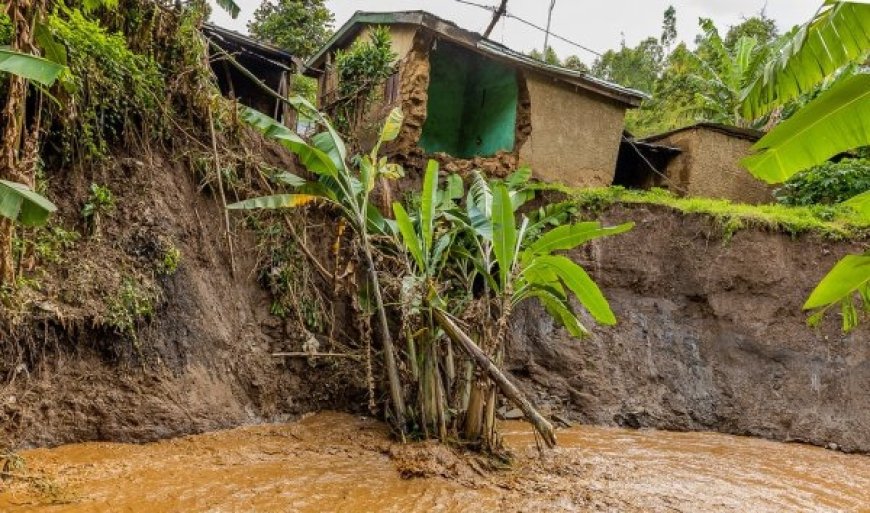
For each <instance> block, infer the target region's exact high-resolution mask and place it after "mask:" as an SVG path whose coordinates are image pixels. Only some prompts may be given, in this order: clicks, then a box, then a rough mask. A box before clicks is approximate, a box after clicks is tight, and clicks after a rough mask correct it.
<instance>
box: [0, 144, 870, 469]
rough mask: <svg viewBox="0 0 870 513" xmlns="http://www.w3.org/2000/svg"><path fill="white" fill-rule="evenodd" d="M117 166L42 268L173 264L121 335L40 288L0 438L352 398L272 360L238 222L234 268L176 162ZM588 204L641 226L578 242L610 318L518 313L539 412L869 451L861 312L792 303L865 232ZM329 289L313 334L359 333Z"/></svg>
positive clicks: (357, 406)
mask: <svg viewBox="0 0 870 513" xmlns="http://www.w3.org/2000/svg"><path fill="white" fill-rule="evenodd" d="M120 162H121V164H119V165H123V166H124V167H125V172H124V173H122V174H118V175H116V176H123V178H122V179H116V183H111V182H110V185H111V186H113V187H114V189H115V190H116V191H119V201H118V208H117V211H116V212H115V213H114V214H113V215H112V216H111V217H110V218H109V219H107V220H106V221H105V223H104V224H105V226H104V227H103V234H102V237H101V238H99V239H97V240H92V239H88V240H86V241H85V242H84V243H82V244H79V245H77V246H76V247H75V249H73V250H72V254H71V255H69V257H68V258H69V260H70V261H71V262H72V264H70V265H68V267H67V270H65V271H63V272H60V271H57V272H55V274H54V275H53V278H52V280H53V281H54V282H58V283H61V285H57V287H59V288H60V289H61V292H63V293H62V294H60V296H61V297H63V296H64V294H65V295H66V296H70V295H75V294H76V290H74V289H75V287H84V289H83V292H82V293H81V294H82V296H83V297H86V296H87V290H88V287H96V286H98V284H99V283H100V282H102V281H103V280H109V281H113V280H114V281H115V282H117V281H119V280H120V279H121V278H120V277H119V276H115V275H116V274H118V273H121V272H123V269H124V268H125V266H127V267H131V266H132V267H135V265H134V264H135V262H132V263H130V262H128V263H125V262H126V260H125V259H133V260H135V258H139V257H141V255H142V254H143V253H147V252H148V248H149V247H150V243H149V242H148V241H153V240H159V239H160V238H161V237H169V238H170V239H171V240H172V241H174V244H175V245H176V246H177V247H178V249H179V251H180V254H181V255H182V259H181V263H180V265H179V266H178V270H177V271H176V272H175V273H174V274H172V275H169V276H160V277H159V278H157V284H158V285H159V288H160V291H161V292H160V294H159V300H158V301H157V302H156V304H155V307H154V312H153V315H152V316H151V317H150V319H149V320H148V321H146V322H144V323H140V325H139V326H138V330H137V334H136V336H135V337H134V339H133V340H130V337H128V336H126V337H125V336H121V335H119V334H118V333H117V332H116V331H113V330H110V329H106V328H105V327H104V326H98V323H97V322H96V321H95V320H94V319H92V318H90V317H89V315H90V314H89V313H88V311H87V308H86V306H87V305H86V304H85V305H84V306H82V307H81V308H80V309H79V310H81V311H70V310H69V309H68V308H67V310H64V312H65V313H66V315H61V314H60V313H59V312H58V310H59V309H61V308H60V307H59V306H58V305H55V304H52V303H51V302H50V301H45V300H43V301H42V302H40V303H38V304H37V305H35V306H36V307H37V308H36V310H37V311H40V312H43V315H41V316H34V317H33V318H32V320H30V321H27V324H26V325H25V326H23V327H22V326H18V327H16V328H14V329H13V328H8V329H4V334H3V336H4V338H5V339H7V344H8V343H9V341H10V340H14V341H15V344H16V345H22V344H24V345H28V344H29V346H30V347H31V349H32V348H33V347H37V348H39V351H37V352H36V353H38V354H35V355H34V354H33V353H34V351H32V350H31V351H23V352H24V353H27V355H28V356H27V357H26V358H21V362H20V363H17V364H16V367H15V369H14V371H13V372H11V373H10V375H9V376H8V378H7V380H6V381H7V383H6V384H5V385H4V386H3V388H2V396H0V442H2V444H8V445H11V446H12V447H16V448H21V447H26V446H39V445H57V444H62V443H69V442H77V441H87V440H111V441H146V440H154V439H159V438H166V437H170V436H176V435H181V434H185V433H192V432H201V431H207V430H214V429H220V428H227V427H231V426H237V425H242V424H249V423H257V422H263V421H273V420H283V419H286V418H288V417H290V416H293V415H297V414H300V413H302V412H305V411H311V410H316V409H320V408H325V407H329V408H340V409H346V410H362V409H363V408H365V404H366V399H365V395H366V394H365V379H364V378H363V379H361V378H360V376H359V372H360V371H359V369H358V367H361V365H360V364H359V363H354V362H353V361H344V360H342V361H332V360H329V359H321V360H318V361H317V362H316V363H310V362H308V361H307V360H306V359H304V358H276V357H273V356H272V353H274V352H279V351H301V350H302V347H301V346H302V344H303V343H304V341H305V340H306V337H305V336H304V334H300V333H299V332H298V331H296V328H295V327H294V326H295V324H294V323H291V322H287V321H286V320H282V319H280V318H278V317H276V316H274V315H271V314H270V304H272V298H271V296H270V294H269V292H268V291H266V290H264V289H263V287H262V286H261V283H262V281H263V280H262V276H261V275H260V273H259V272H258V270H257V269H258V265H259V264H258V262H261V260H262V254H259V253H258V242H257V238H256V237H255V236H254V235H253V234H252V233H250V230H247V229H246V228H245V227H244V226H243V225H242V222H241V221H239V220H238V219H235V221H236V222H235V223H234V226H235V232H236V235H235V237H234V247H235V248H236V249H235V252H234V256H233V259H234V261H235V262H234V263H235V273H231V272H230V265H231V260H230V258H229V254H228V251H227V246H226V239H225V237H224V225H223V213H222V207H221V206H220V201H219V200H218V199H216V198H214V197H209V196H208V195H204V194H202V193H201V192H200V191H199V187H200V184H199V183H198V181H197V179H196V178H195V177H193V176H192V175H191V174H190V173H189V172H187V171H186V170H185V169H184V168H183V167H180V166H177V165H173V164H172V159H171V157H169V156H161V155H159V154H158V155H153V156H151V157H150V158H149V159H148V160H146V161H140V160H135V159H126V160H123V161H120ZM108 176H109V174H107V175H106V180H109V178H108ZM112 176H115V175H112ZM92 180H93V177H90V176H88V177H84V176H80V177H78V178H76V177H75V175H72V177H71V178H69V179H68V182H67V183H62V184H55V185H54V186H55V187H56V188H57V189H58V194H60V195H63V194H70V195H76V194H77V195H78V198H77V199H74V198H69V199H68V201H69V203H70V204H71V205H70V208H69V209H66V210H68V211H69V210H72V211H76V210H77V207H76V205H78V204H80V202H81V201H82V200H83V198H84V197H85V195H86V188H87V183H89V182H90V181H92ZM123 191H126V192H123ZM59 204H60V206H61V211H64V210H65V209H64V202H63V201H61V202H59ZM596 215H600V216H601V217H602V220H604V221H606V222H611V223H617V222H623V221H628V220H631V221H634V222H635V223H637V226H636V228H635V229H634V230H633V231H631V232H629V233H627V234H624V235H621V236H619V237H613V238H607V239H604V240H601V241H597V242H595V243H594V244H591V245H589V246H587V247H585V248H584V249H583V250H579V251H576V252H574V253H573V254H572V255H571V256H572V257H573V258H574V259H575V260H576V261H578V262H579V263H580V264H581V265H583V266H584V267H586V268H587V269H588V270H589V271H590V273H591V274H592V275H593V277H594V279H595V280H596V281H597V282H598V283H599V284H601V286H602V288H603V290H604V292H605V295H606V296H607V297H608V298H609V299H610V301H611V304H612V307H613V310H614V311H615V313H616V315H617V317H618V318H619V325H618V326H616V327H615V328H596V329H595V330H594V331H593V335H592V336H591V337H589V338H587V339H586V340H573V339H571V338H570V337H569V336H568V335H567V334H566V333H565V332H564V331H563V330H561V329H557V328H555V327H554V324H553V322H552V320H551V319H550V318H549V316H547V315H546V314H545V313H544V312H543V310H542V309H540V308H538V307H537V306H528V305H527V306H526V307H524V308H522V309H521V310H520V311H518V312H517V313H516V315H515V319H514V330H513V335H514V337H513V340H512V342H511V344H510V351H509V357H508V368H509V370H510V371H511V372H512V373H513V375H514V376H515V377H516V378H517V379H518V380H519V381H520V382H521V384H522V387H523V388H524V389H525V390H526V391H527V392H528V393H529V394H530V395H531V396H532V398H533V399H534V400H535V401H537V402H538V403H539V404H540V405H542V408H543V409H544V410H545V411H547V410H548V411H549V412H551V413H553V414H557V415H558V416H559V417H560V418H567V419H573V420H578V421H582V422H591V423H598V424H606V425H622V426H629V427H656V428H662V429H675V430H696V429H697V430H717V431H722V432H728V433H738V434H752V435H757V436H763V437H767V438H772V439H776V440H798V441H805V442H810V443H814V444H820V445H827V444H836V446H837V447H839V448H841V449H843V450H846V451H863V452H866V451H870V430H868V429H867V427H866V426H868V425H870V396H868V395H867V394H866V391H867V390H868V389H870V348H868V346H867V344H866V341H867V340H868V339H870V337H868V328H867V325H866V324H865V325H862V326H861V327H859V328H858V329H857V330H856V331H855V332H853V333H852V334H850V335H843V334H842V333H841V332H840V331H839V328H838V326H837V325H836V318H835V317H836V316H835V315H829V319H828V320H826V321H825V323H823V325H822V327H821V328H817V329H810V328H808V327H807V326H806V323H805V316H804V314H803V313H802V312H801V310H800V306H801V304H802V300H803V299H804V298H805V297H806V296H807V294H808V293H809V291H810V290H812V287H813V285H814V284H815V283H816V282H817V281H818V280H819V279H820V278H821V276H822V275H823V274H824V272H825V271H826V270H827V269H828V268H830V266H832V265H833V264H834V262H835V261H836V260H837V259H838V258H839V257H840V256H842V255H843V254H845V253H847V252H849V251H853V252H854V251H857V250H858V249H860V248H861V247H862V244H861V243H856V242H852V243H847V242H830V241H826V240H823V239H821V238H818V237H817V236H814V235H800V236H796V237H792V236H789V235H785V234H781V233H771V232H768V231H764V230H760V229H746V230H743V231H739V232H737V233H736V234H734V235H733V237H731V238H730V240H727V241H726V240H724V237H723V235H722V229H721V227H719V226H717V225H716V223H715V222H714V221H712V220H711V219H709V218H706V217H703V216H700V215H687V214H682V213H678V212H675V211H672V210H670V209H667V208H664V207H655V206H643V205H634V206H619V205H617V206H612V207H609V208H606V209H605V210H604V211H603V212H601V213H600V214H596ZM70 222H71V223H74V221H70ZM317 223H318V224H315V228H314V229H313V230H312V228H309V229H308V230H309V233H308V234H307V235H306V234H305V233H302V234H301V236H302V237H303V239H305V240H307V241H308V242H309V244H310V245H311V247H312V248H314V250H315V251H316V252H317V253H318V255H321V256H323V259H322V261H323V263H324V265H327V264H328V265H331V261H330V258H329V255H330V247H331V245H332V244H333V242H334V240H333V239H334V238H335V237H334V233H335V231H336V230H335V226H334V222H332V220H331V219H330V218H328V217H326V218H321V219H320V220H319V221H317ZM324 234H327V236H324ZM152 249H153V248H152ZM298 258H300V259H302V258H303V257H302V256H301V255H299V256H298ZM328 265H327V266H328ZM118 269H120V270H118ZM330 269H331V268H330ZM113 270H118V271H113ZM258 277H259V279H258ZM52 280H48V281H49V282H52ZM64 280H67V281H69V282H70V283H68V284H66V285H62V283H63V282H64ZM64 287H65V288H64ZM308 287H311V288H317V287H322V288H324V289H328V288H330V285H325V284H323V283H318V282H316V280H315V281H312V282H311V283H309V284H308ZM49 288H51V286H49ZM325 297H329V294H326V296H325ZM73 299H75V298H72V299H71V298H69V297H67V298H66V299H65V301H66V302H67V303H70V304H71V303H75V301H73ZM332 299H333V300H334V301H335V302H336V304H335V306H333V307H332V311H333V314H332V317H331V319H332V322H333V323H334V324H335V326H332V327H328V328H327V329H326V331H327V332H329V333H330V336H329V338H330V339H333V340H345V341H348V340H350V339H352V338H353V337H354V333H357V332H358V328H356V327H354V323H353V322H352V321H351V320H349V319H350V318H351V317H350V316H349V315H348V314H347V312H348V311H349V309H350V307H349V305H348V304H347V301H342V300H341V296H340V295H333V296H332ZM31 306H33V305H31ZM61 313H63V312H61ZM590 324H591V323H590ZM34 341H35V342H34ZM348 343H350V342H348ZM357 347H358V348H359V346H357ZM322 349H329V348H324V347H322ZM333 349H334V347H333ZM373 360H374V361H375V362H377V361H379V359H378V357H375V358H374V359H373ZM354 367H356V370H354V369H353V368H354Z"/></svg>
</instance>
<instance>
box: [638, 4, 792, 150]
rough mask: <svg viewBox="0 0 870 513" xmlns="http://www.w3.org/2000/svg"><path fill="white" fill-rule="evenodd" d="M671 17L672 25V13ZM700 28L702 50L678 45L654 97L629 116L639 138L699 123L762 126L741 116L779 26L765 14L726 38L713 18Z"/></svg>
mask: <svg viewBox="0 0 870 513" xmlns="http://www.w3.org/2000/svg"><path fill="white" fill-rule="evenodd" d="M665 17H666V23H667V13H666V15H665ZM700 24H701V28H702V34H701V35H700V36H699V37H698V38H697V40H696V41H695V43H696V48H695V49H694V50H690V49H689V47H688V46H686V44H684V43H680V44H678V45H676V46H675V47H674V48H673V50H671V51H670V53H669V54H667V56H665V57H664V59H663V60H662V63H661V69H660V71H659V73H658V78H657V79H655V81H654V85H653V87H652V89H649V90H648V91H649V92H650V93H652V98H651V99H649V100H647V101H645V102H644V104H643V105H642V107H641V108H640V109H637V110H634V111H630V112H629V113H628V114H627V117H626V124H627V126H628V128H629V130H630V131H631V132H632V133H634V134H635V135H638V136H644V135H650V134H654V133H659V132H663V131H667V130H671V129H673V128H677V127H680V126H685V125H688V124H691V123H695V122H698V121H716V122H723V123H728V124H736V125H743V126H757V125H758V124H759V123H758V122H756V120H754V119H747V118H745V117H744V116H743V115H742V114H741V105H742V104H741V102H742V94H743V90H744V88H745V87H746V86H747V85H748V84H749V83H751V81H752V80H753V79H754V78H755V74H756V72H757V70H758V69H759V68H760V67H761V66H762V65H763V64H764V62H765V59H767V56H768V55H769V54H770V53H772V52H773V51H774V50H773V48H774V45H772V44H771V43H770V41H771V38H773V37H775V36H776V32H775V30H776V26H775V25H774V24H772V22H771V20H769V19H768V18H766V17H765V16H764V13H761V14H760V15H758V16H754V17H752V18H748V19H746V20H744V21H743V22H742V23H740V24H739V25H735V26H732V27H730V28H729V30H728V36H727V37H726V38H725V39H724V40H723V39H722V38H721V37H720V35H719V30H718V29H717V28H716V27H715V26H714V25H713V23H712V22H711V21H710V20H704V19H702V20H700ZM759 38H760V39H759ZM663 46H665V47H666V48H669V47H667V45H664V43H663ZM629 72H631V70H629Z"/></svg>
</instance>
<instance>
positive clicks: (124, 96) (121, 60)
mask: <svg viewBox="0 0 870 513" xmlns="http://www.w3.org/2000/svg"><path fill="white" fill-rule="evenodd" d="M48 26H49V30H50V31H51V33H52V35H53V36H54V37H55V38H56V39H57V41H58V42H59V43H61V44H62V45H63V46H64V47H65V48H66V53H67V65H68V66H69V73H66V74H65V75H64V76H63V77H62V80H61V83H62V85H63V89H64V92H65V94H66V95H68V98H65V99H66V101H64V102H63V107H62V108H61V110H60V112H58V113H57V119H59V120H60V121H61V125H62V129H61V135H62V139H63V145H64V150H65V151H64V152H63V154H64V156H65V157H66V158H68V159H69V158H73V156H75V155H77V154H80V155H81V156H83V157H85V158H96V159H98V158H100V157H103V156H104V155H105V154H106V152H107V151H108V143H109V142H112V141H115V140H118V139H119V138H120V137H121V136H123V135H124V134H126V133H127V131H128V130H129V129H131V128H132V129H135V130H136V131H137V132H147V131H148V130H149V129H151V130H156V129H159V127H160V119H161V105H160V102H161V101H163V99H164V98H165V97H166V93H165V86H164V83H163V77H162V75H161V74H160V70H159V67H158V66H157V63H156V62H154V60H153V59H151V58H150V57H147V56H144V55H139V54H136V53H134V52H133V51H131V50H130V48H129V47H128V46H127V41H126V39H125V38H124V36H123V35H122V34H112V33H110V32H108V31H107V30H106V29H105V28H103V27H102V26H101V25H100V24H99V23H98V22H97V21H94V20H90V19H87V18H85V16H84V15H83V14H82V13H81V12H80V11H79V10H76V9H60V10H59V11H58V12H57V13H56V14H53V15H51V16H50V17H49V23H48ZM71 150H78V151H71Z"/></svg>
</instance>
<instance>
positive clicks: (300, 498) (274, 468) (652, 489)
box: [0, 413, 870, 513]
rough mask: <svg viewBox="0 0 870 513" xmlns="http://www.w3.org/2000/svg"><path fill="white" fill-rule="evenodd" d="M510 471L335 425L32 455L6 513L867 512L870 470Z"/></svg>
mask: <svg viewBox="0 0 870 513" xmlns="http://www.w3.org/2000/svg"><path fill="white" fill-rule="evenodd" d="M503 428H504V429H503V431H504V433H505V440H506V442H507V444H508V446H509V447H510V448H511V449H512V450H513V452H514V454H515V460H514V462H513V464H512V465H511V466H510V467H509V468H506V469H501V470H492V469H491V468H490V469H489V470H484V467H485V462H483V461H482V460H479V459H476V458H474V457H472V456H469V455H457V454H456V453H454V452H453V451H451V450H448V449H446V448H444V447H442V446H438V445H437V444H415V445H408V446H401V445H398V444H394V443H391V442H390V440H389V438H388V436H387V433H386V431H385V429H384V427H383V425H382V424H380V423H378V422H375V421H372V420H367V419H362V418H359V417H354V416H350V415H345V414H338V413H321V414H317V415H313V416H310V417H308V418H305V419H304V420H301V421H299V422H295V423H291V424H281V425H261V426H253V427H244V428H239V429H234V430H230V431H222V432H216V433H207V434H203V435H196V436H189V437H184V438H178V439H173V440H166V441H162V442H157V443H152V444H145V445H130V444H116V443H84V444H75V445H67V446H63V447H58V448H54V449H37V450H30V451H24V452H22V453H21V455H22V456H23V457H24V459H25V460H26V461H27V465H28V467H27V469H25V470H21V471H18V474H19V477H18V478H15V479H12V480H11V481H9V480H7V481H2V482H0V487H2V490H0V511H2V512H4V513H5V512H9V513H14V512H36V511H39V512H88V513H91V512H112V513H116V512H118V513H120V512H147V513H162V512H183V513H192V512H215V513H217V512H221V513H223V512H302V513H305V512H325V511H329V512H347V513H363V512H366V513H368V512H402V513H407V512H445V513H454V512H456V513H458V512H481V511H505V512H535V511H553V512H555V511H614V512H624V511H628V512H647V511H652V512H658V511H661V512H682V511H684V512H709V511H714V512H715V511H722V512H725V511H728V512H731V511H740V512H799V511H800V512H803V511H819V512H828V511H830V512H834V511H837V512H840V511H854V512H870V457H868V456H863V455H846V454H840V453H837V452H833V451H828V450H825V449H821V448H817V447H810V446H805V445H798V444H783V443H776V442H770V441H765V440H759V439H753V438H745V437H736V436H728V435H721V434H715V433H672V432H664V431H648V430H644V431H629V430H623V429H611V428H602V427H587V426H580V427H575V428H571V429H566V430H561V431H560V432H559V434H558V436H559V443H560V447H559V448H558V449H556V450H554V451H548V452H546V453H544V454H543V456H542V455H540V454H539V453H538V451H537V450H536V449H535V445H534V438H533V437H532V435H531V432H530V430H529V427H528V426H527V425H525V424H522V423H508V424H506V425H505V426H503Z"/></svg>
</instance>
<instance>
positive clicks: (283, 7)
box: [248, 0, 335, 59]
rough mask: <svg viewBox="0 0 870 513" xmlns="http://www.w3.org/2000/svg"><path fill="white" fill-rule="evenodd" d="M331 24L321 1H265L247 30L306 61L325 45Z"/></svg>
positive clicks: (329, 15)
mask: <svg viewBox="0 0 870 513" xmlns="http://www.w3.org/2000/svg"><path fill="white" fill-rule="evenodd" d="M334 21H335V17H334V16H333V14H332V11H330V10H329V8H328V7H326V5H325V2H324V0H264V1H263V3H262V4H260V7H258V8H257V10H256V11H254V18H253V19H252V20H251V21H250V22H248V31H249V32H250V33H251V34H253V35H254V36H256V37H257V38H259V39H263V40H265V41H268V42H270V43H272V44H273V45H275V46H278V47H280V48H283V49H284V50H286V51H287V52H289V53H291V54H292V55H294V56H296V57H299V58H301V59H305V58H308V57H310V56H311V55H314V52H316V51H317V50H318V49H320V47H321V46H323V44H324V43H326V41H327V40H328V39H329V37H330V36H331V35H332V24H333V22H334Z"/></svg>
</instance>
